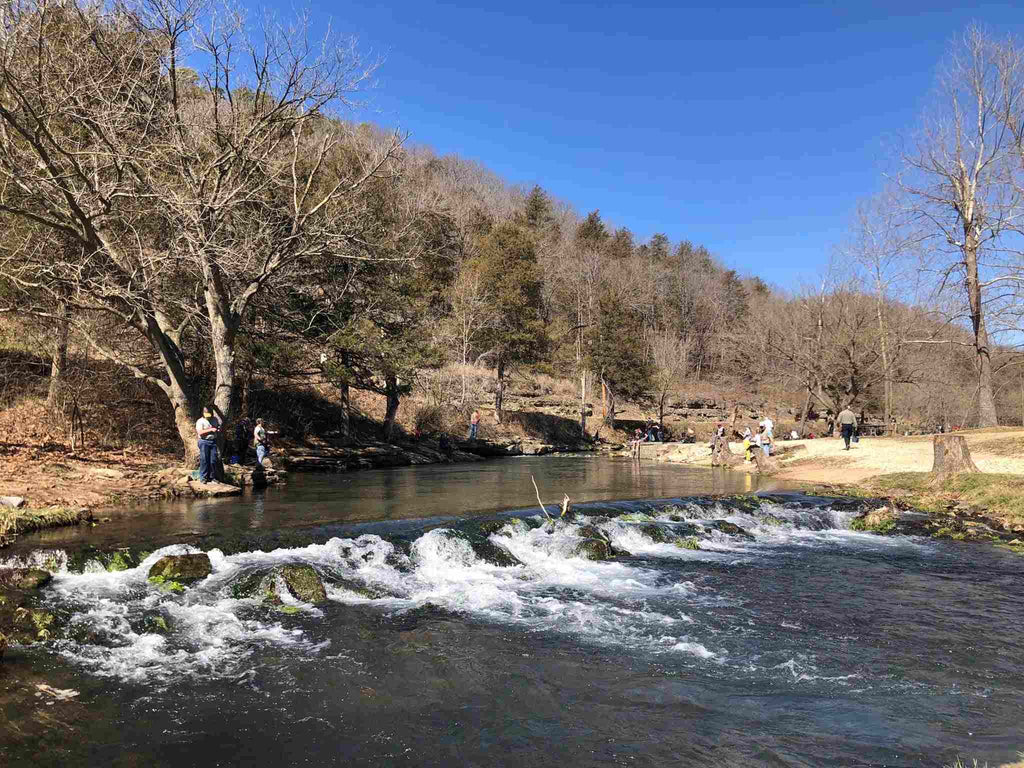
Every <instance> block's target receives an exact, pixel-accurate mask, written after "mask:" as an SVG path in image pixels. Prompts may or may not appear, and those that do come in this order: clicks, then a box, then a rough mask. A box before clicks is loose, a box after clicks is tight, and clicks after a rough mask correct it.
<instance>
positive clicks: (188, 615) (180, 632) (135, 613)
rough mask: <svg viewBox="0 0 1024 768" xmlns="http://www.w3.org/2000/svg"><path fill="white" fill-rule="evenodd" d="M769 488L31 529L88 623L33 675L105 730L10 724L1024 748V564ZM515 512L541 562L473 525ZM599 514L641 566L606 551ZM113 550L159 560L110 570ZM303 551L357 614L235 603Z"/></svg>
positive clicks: (661, 752)
mask: <svg viewBox="0 0 1024 768" xmlns="http://www.w3.org/2000/svg"><path fill="white" fill-rule="evenodd" d="M531 475H533V476H535V478H536V480H537V484H538V486H539V487H540V490H541V494H542V497H543V498H544V500H545V502H547V503H548V504H549V505H550V506H551V507H552V508H554V505H555V504H556V503H557V502H560V500H561V495H562V493H563V492H564V493H567V494H569V495H570V496H571V497H572V499H573V501H574V503H575V504H576V505H577V510H578V511H579V513H580V516H579V517H578V518H577V519H576V520H575V521H574V522H573V523H571V524H564V523H563V524H558V525H556V526H552V525H550V524H549V525H544V526H542V525H540V520H539V519H538V517H537V516H538V515H539V509H538V508H537V503H536V499H535V496H534V489H533V485H532V483H531V482H530V476H531ZM751 483H756V480H753V479H751V478H750V477H749V476H747V475H731V474H728V473H723V472H720V471H711V470H696V469H691V468H685V467H679V466H672V465H647V464H645V465H641V466H640V467H639V468H638V467H637V466H635V465H633V464H631V463H630V462H628V461H620V460H616V459H608V458H597V457H586V458H543V459H510V460H501V461H494V462H487V463H480V464H470V465H451V466H443V467H438V466H426V467H412V468H406V469H397V470H381V471H371V472H361V473H352V474H346V475H332V476H296V477H293V478H292V483H291V484H290V485H289V486H288V487H287V488H284V489H273V490H270V491H268V492H266V493H264V494H255V495H252V496H250V497H245V498H242V499H234V500H228V501H217V502H197V503H192V504H159V505H151V506H149V507H144V508H141V509H136V510H133V511H130V512H126V513H124V514H123V515H117V514H115V515H112V520H111V521H110V522H109V523H106V524H104V525H101V526H99V527H98V528H96V529H94V530H93V531H91V532H89V533H88V534H84V533H83V532H82V531H81V530H78V529H67V530H63V531H51V532H46V533H43V534H37V535H35V536H30V537H24V538H23V539H21V540H20V541H19V542H18V546H17V549H15V550H12V551H10V552H5V554H4V555H3V557H0V559H3V558H6V559H7V560H9V561H14V560H20V561H25V560H32V559H35V560H36V561H37V562H42V561H44V560H49V561H50V563H51V565H56V567H57V568H58V569H59V573H58V574H57V576H56V578H55V580H54V582H53V584H52V586H51V587H49V588H48V590H47V593H46V597H45V600H46V602H47V604H48V606H49V607H50V608H52V609H53V610H55V611H58V612H61V611H62V612H64V613H65V614H68V613H72V614H73V615H74V618H73V619H72V622H71V627H70V631H69V632H68V635H67V637H64V638H63V639H60V640H57V641H55V642H54V643H51V644H49V645H48V646H45V647H44V646H37V647H33V648H31V649H25V650H19V651H16V652H14V658H13V661H12V666H11V668H13V669H19V668H21V669H31V670H32V671H33V672H36V673H38V672H44V673H45V674H46V677H47V679H48V680H50V681H51V684H52V685H55V686H58V687H61V688H68V689H74V690H76V691H79V696H78V701H80V702H82V703H83V704H84V705H85V706H86V707H87V708H88V711H89V712H90V718H89V721H88V724H87V726H84V727H82V728H81V729H80V731H79V732H76V733H61V732H54V733H50V734H47V736H46V737H45V738H39V739H35V740H32V739H19V738H14V736H16V734H13V733H7V734H5V733H3V732H0V737H2V738H3V741H2V742H0V755H3V757H4V758H5V760H3V761H0V763H2V764H4V765H11V766H21V765H25V766H28V765H33V766H39V765H45V764H47V762H46V760H49V759H52V760H53V763H52V764H54V765H62V766H75V767H77V766H92V765H101V764H102V765H146V766H192V765H211V766H249V765H267V766H305V765H312V766H335V765H337V766H348V765H367V766H369V765H374V766H542V765H543V766H549V765H550V764H552V763H554V764H556V765H557V764H561V765H565V766H620V765H621V766H668V765H721V766H733V765H743V766H941V765H943V764H944V763H948V762H952V760H953V759H954V758H955V757H956V756H957V755H958V754H959V755H963V756H965V757H971V758H978V759H979V761H981V762H984V761H989V763H990V764H991V765H998V764H1000V763H1001V762H1009V761H1010V760H1011V759H1014V758H1015V756H1016V751H1017V750H1018V749H1024V728H1022V726H1021V716H1022V714H1024V713H1022V709H1024V677H1022V675H1021V665H1020V662H1019V641H1018V632H1019V630H1020V626H1021V622H1022V619H1024V582H1022V579H1021V575H1022V571H1024V568H1022V563H1024V561H1022V560H1021V559H1020V558H1019V557H1017V556H1015V555H1012V554H1010V553H1007V552H1004V551H1001V550H999V549H996V548H993V547H989V546H985V545H969V544H962V543H957V542H950V541H933V540H928V539H921V538H914V537H900V536H897V537H879V536H874V535H870V534H862V533H857V532H854V531H851V530H849V522H850V520H851V519H852V517H853V515H854V511H853V510H852V509H851V508H850V505H849V504H848V503H842V502H838V501H834V500H828V499H815V498H809V497H804V496H800V495H797V494H784V493H778V492H779V491H784V490H785V489H784V488H779V487H775V486H767V487H765V488H761V489H758V488H756V487H755V486H753V485H750V484H751ZM756 490H760V491H761V492H762V495H764V493H765V491H771V492H773V493H771V494H770V495H768V496H767V498H763V499H762V502H761V504H760V506H759V507H758V506H756V505H752V504H750V503H745V502H743V501H738V502H737V501H734V500H729V501H725V502H722V501H719V500H715V499H710V498H706V497H707V495H708V494H712V493H744V492H748V491H756ZM531 507H532V508H531ZM623 515H626V518H625V519H623ZM649 518H651V519H653V521H654V522H651V520H650V519H649ZM494 519H499V520H502V521H504V522H505V523H506V524H505V526H504V527H503V528H502V527H501V525H500V524H496V525H492V526H491V527H490V528H486V530H487V531H488V532H490V531H492V530H493V531H496V532H494V533H490V535H489V539H488V541H489V542H491V543H492V544H496V545H498V546H499V547H500V548H501V549H502V550H503V551H504V552H505V553H506V554H507V555H511V556H513V557H514V558H516V559H517V560H518V561H519V563H521V564H519V565H496V564H493V563H491V562H488V560H487V559H486V558H485V557H483V556H481V555H480V554H479V552H478V551H477V549H478V548H475V547H471V546H470V545H469V544H468V543H467V540H465V539H463V538H459V537H456V536H452V535H449V533H448V532H449V531H451V530H455V529H459V530H462V531H471V532H472V531H477V530H478V529H479V526H480V525H481V523H482V522H483V521H488V520H494ZM523 521H529V522H523ZM715 521H727V523H731V524H732V526H730V525H728V524H727V523H726V524H723V523H721V522H715ZM587 524H595V525H596V526H597V527H598V528H599V529H600V530H601V531H602V532H603V533H602V535H606V536H607V537H608V538H609V539H610V541H611V542H612V545H613V546H614V548H615V549H616V551H617V552H619V553H620V554H619V555H618V556H617V557H616V558H615V559H612V560H607V561H600V562H595V561H591V560H587V559H584V558H582V557H579V556H576V552H577V545H578V543H579V541H580V539H579V534H580V532H581V529H582V528H583V527H584V526H585V525H587ZM652 526H653V527H652ZM733 526H736V527H733ZM737 527H738V529H739V532H737ZM681 536H682V538H680V537H681ZM275 537H276V538H275ZM665 539H668V540H667V541H666V540H665ZM684 539H686V540H690V541H695V542H696V543H697V544H698V545H699V547H700V549H698V550H694V549H689V548H685V547H683V546H679V545H678V543H676V542H679V541H682V540H684ZM278 545H280V546H278ZM86 546H90V547H95V548H97V549H99V550H111V549H114V548H116V547H128V548H135V549H138V548H144V549H156V551H155V552H153V553H151V554H148V555H147V556H146V557H145V560H144V562H143V563H142V564H141V565H140V566H139V567H137V568H131V569H129V570H125V571H120V572H108V571H106V570H103V569H102V568H101V567H100V566H99V562H98V561H97V560H92V561H90V560H89V556H90V555H89V551H88V550H86V551H85V554H84V555H82V554H81V553H82V552H83V548H84V547H86ZM189 551H193V552H194V551H206V552H208V553H209V555H210V559H211V562H212V564H213V570H214V572H213V574H212V575H211V576H210V577H208V578H207V579H206V580H205V581H202V582H200V583H199V584H197V585H196V586H194V587H193V588H191V589H188V590H186V591H185V592H184V593H182V594H169V593H166V592H163V591H161V590H159V589H157V588H155V587H153V586H152V585H150V584H148V583H147V581H146V575H147V572H148V569H149V567H150V565H151V564H152V563H153V562H155V560H156V559H157V558H158V557H159V556H160V555H161V554H166V553H183V552H189ZM480 551H484V550H480ZM76 553H79V554H78V555H77V556H76ZM287 563H303V564H310V565H312V566H314V567H315V568H316V569H317V571H318V572H319V573H320V574H321V575H322V576H323V577H324V581H325V583H327V585H328V586H327V590H328V596H329V600H328V601H327V602H326V603H324V604H320V605H317V606H312V605H306V604H303V603H299V602H294V603H293V604H292V603H289V604H288V605H286V606H285V607H286V608H287V609H288V610H287V611H283V610H281V608H275V607H273V606H269V605H266V604H263V603H258V602H256V601H254V600H252V599H245V598H236V597H234V593H233V591H232V586H233V585H234V584H237V583H238V582H239V580H240V579H242V578H244V577H246V576H248V575H251V574H253V573H259V572H261V571H262V570H266V569H268V568H270V567H272V566H274V565H280V564H287ZM69 565H70V567H69ZM154 616H159V617H160V618H161V619H162V625H165V626H166V627H167V631H162V630H161V631H154V627H153V624H152V620H153V617H154ZM56 706H60V705H59V704H58V705H56ZM41 750H45V751H43V752H42V753H41ZM4 752H6V754H4ZM41 754H43V755H45V757H43V758H41V757H40V755H41Z"/></svg>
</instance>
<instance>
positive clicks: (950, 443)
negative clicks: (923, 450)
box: [932, 435, 981, 480]
mask: <svg viewBox="0 0 1024 768" xmlns="http://www.w3.org/2000/svg"><path fill="white" fill-rule="evenodd" d="M932 445H933V446H934V448H935V461H934V463H933V464H932V475H934V476H935V478H936V479H938V480H941V479H944V478H946V477H950V476H951V475H958V474H961V473H963V472H980V471H981V470H979V469H978V468H977V467H976V466H974V461H973V460H972V459H971V451H970V449H969V448H968V447H967V439H966V438H965V437H964V436H963V435H935V437H933V438H932Z"/></svg>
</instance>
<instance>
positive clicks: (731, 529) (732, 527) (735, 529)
mask: <svg viewBox="0 0 1024 768" xmlns="http://www.w3.org/2000/svg"><path fill="white" fill-rule="evenodd" d="M708 527H709V528H713V529H714V530H716V531H720V532H721V533H724V534H726V535H727V536H742V537H743V538H745V539H753V538H754V537H753V536H752V535H751V534H749V533H747V532H746V531H744V530H743V529H742V528H740V527H739V526H738V525H736V524H735V523H730V522H729V521H728V520H712V521H711V522H710V523H708Z"/></svg>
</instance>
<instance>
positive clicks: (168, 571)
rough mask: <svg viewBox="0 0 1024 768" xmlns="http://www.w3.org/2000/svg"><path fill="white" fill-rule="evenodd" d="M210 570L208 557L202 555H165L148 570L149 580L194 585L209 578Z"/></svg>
mask: <svg viewBox="0 0 1024 768" xmlns="http://www.w3.org/2000/svg"><path fill="white" fill-rule="evenodd" d="M212 570H213V569H212V568H211V567H210V557H209V555H206V554H203V553H201V554H198V555H166V556H164V557H161V558H160V559H159V560H157V561H156V563H154V564H153V567H152V568H150V569H149V578H151V579H154V578H159V579H162V580H163V581H175V582H177V583H179V584H194V583H195V582H197V581H202V580H203V579H205V578H206V577H207V576H209V575H210V572H211V571H212Z"/></svg>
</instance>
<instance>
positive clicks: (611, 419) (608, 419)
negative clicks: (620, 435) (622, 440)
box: [601, 376, 615, 429]
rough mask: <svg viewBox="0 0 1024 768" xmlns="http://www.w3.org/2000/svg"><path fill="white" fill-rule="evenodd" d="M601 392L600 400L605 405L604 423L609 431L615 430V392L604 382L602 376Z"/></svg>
mask: <svg viewBox="0 0 1024 768" xmlns="http://www.w3.org/2000/svg"><path fill="white" fill-rule="evenodd" d="M601 391H602V392H603V393H604V396H603V398H602V399H603V400H604V402H605V405H606V408H605V416H604V423H605V424H607V425H608V428H609V429H615V390H613V389H612V388H611V385H610V384H609V383H608V382H607V381H605V378H604V376H601Z"/></svg>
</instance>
